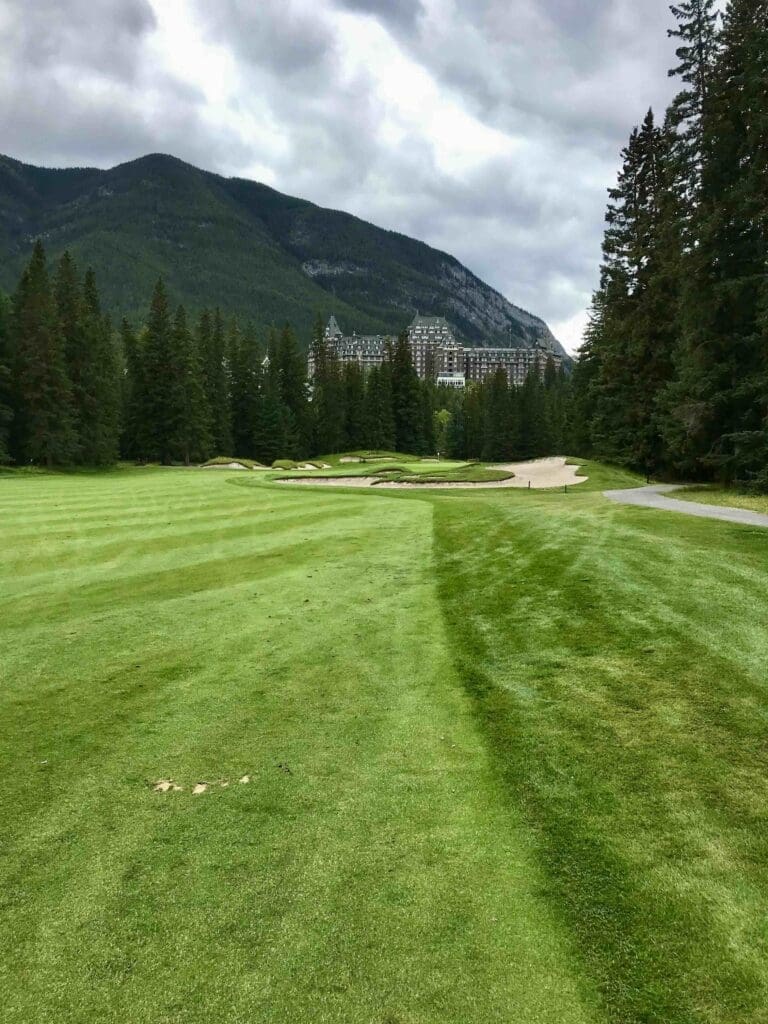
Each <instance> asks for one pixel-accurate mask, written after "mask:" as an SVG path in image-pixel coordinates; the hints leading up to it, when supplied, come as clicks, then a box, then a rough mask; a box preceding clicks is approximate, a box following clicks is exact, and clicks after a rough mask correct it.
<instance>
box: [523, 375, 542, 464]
mask: <svg viewBox="0 0 768 1024" xmlns="http://www.w3.org/2000/svg"><path fill="white" fill-rule="evenodd" d="M548 443H549V442H548V438H547V424H546V408H545V400H544V385H543V383H542V380H541V372H540V370H539V367H538V366H533V367H531V369H530V370H529V371H528V374H527V376H526V378H525V382H524V384H523V386H522V388H521V389H520V448H519V450H520V455H521V457H522V458H524V459H535V458H538V457H539V456H541V455H544V454H547V447H548Z"/></svg>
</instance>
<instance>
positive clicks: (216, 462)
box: [203, 455, 267, 469]
mask: <svg viewBox="0 0 768 1024" xmlns="http://www.w3.org/2000/svg"><path fill="white" fill-rule="evenodd" d="M230 462H239V463H240V465H241V466H246V467H247V468H248V469H266V468H267V467H266V466H264V465H263V463H261V462H254V460H253V459H240V458H237V457H235V456H230V455H217V456H216V457H215V458H213V459H208V461H207V462H204V463H203V465H204V466H228V465H229V463H230Z"/></svg>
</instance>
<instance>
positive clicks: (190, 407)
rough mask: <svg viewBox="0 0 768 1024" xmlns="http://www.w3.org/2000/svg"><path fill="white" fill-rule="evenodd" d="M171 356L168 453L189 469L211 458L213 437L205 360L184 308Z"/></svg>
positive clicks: (178, 316)
mask: <svg viewBox="0 0 768 1024" xmlns="http://www.w3.org/2000/svg"><path fill="white" fill-rule="evenodd" d="M171 353H172V369H171V378H170V389H169V404H170V408H169V438H168V450H169V452H170V454H171V457H172V458H174V459H179V460H181V461H182V462H184V464H185V465H187V466H188V465H190V463H191V462H192V461H193V460H197V461H200V460H202V459H205V458H206V457H207V455H208V452H209V450H210V444H211V437H210V430H209V423H210V414H209V410H208V402H207V397H206V394H205V387H204V386H203V368H202V361H201V359H200V354H199V352H198V349H197V343H196V341H195V339H194V338H193V336H192V332H191V331H190V330H189V328H188V327H187V314H186V311H185V309H184V307H183V306H179V307H178V309H177V311H176V315H175V317H174V321H173V331H172V336H171Z"/></svg>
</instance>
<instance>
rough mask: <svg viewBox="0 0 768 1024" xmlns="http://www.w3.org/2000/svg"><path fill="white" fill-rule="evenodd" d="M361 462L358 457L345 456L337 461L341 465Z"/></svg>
mask: <svg viewBox="0 0 768 1024" xmlns="http://www.w3.org/2000/svg"><path fill="white" fill-rule="evenodd" d="M362 461H363V460H362V459H361V458H360V457H359V456H358V455H345V456H344V458H343V459H339V462H341V463H342V464H344V463H348V462H362Z"/></svg>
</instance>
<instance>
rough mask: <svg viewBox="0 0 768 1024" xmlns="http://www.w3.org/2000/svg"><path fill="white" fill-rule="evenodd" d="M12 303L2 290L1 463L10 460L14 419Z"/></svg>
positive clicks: (0, 324)
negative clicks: (11, 427)
mask: <svg viewBox="0 0 768 1024" xmlns="http://www.w3.org/2000/svg"><path fill="white" fill-rule="evenodd" d="M11 365H12V354H11V303H10V300H9V299H8V298H7V297H6V296H5V295H4V294H3V293H2V292H0V465H3V464H4V463H6V462H9V461H10V458H11V450H10V425H11V420H12V419H13V395H12V393H11Z"/></svg>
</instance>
